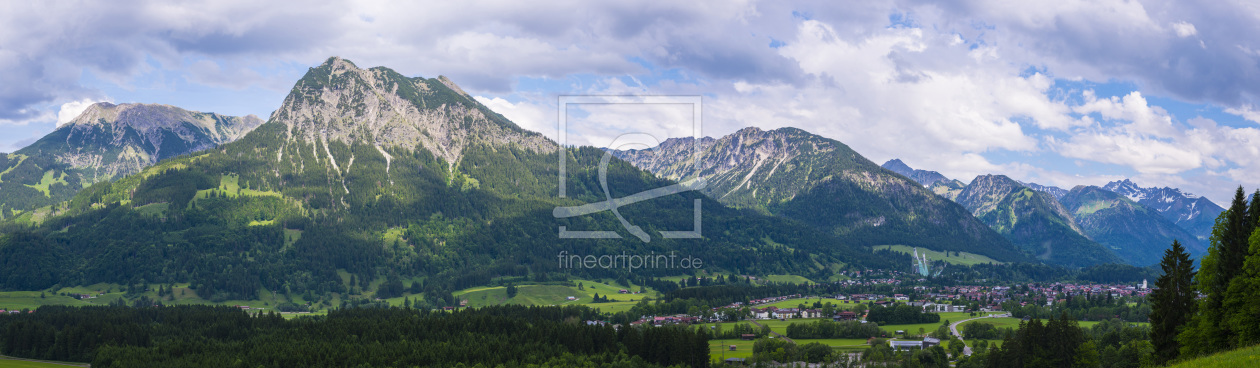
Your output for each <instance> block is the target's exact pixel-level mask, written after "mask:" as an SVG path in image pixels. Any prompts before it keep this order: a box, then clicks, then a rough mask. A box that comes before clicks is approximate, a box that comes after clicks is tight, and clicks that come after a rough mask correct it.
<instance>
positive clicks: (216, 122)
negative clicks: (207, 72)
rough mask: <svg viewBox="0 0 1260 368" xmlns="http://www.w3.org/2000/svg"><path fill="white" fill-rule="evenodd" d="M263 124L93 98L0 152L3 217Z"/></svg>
mask: <svg viewBox="0 0 1260 368" xmlns="http://www.w3.org/2000/svg"><path fill="white" fill-rule="evenodd" d="M260 124H262V120H260V119H258V117H256V116H253V115H250V116H245V117H236V116H225V115H219V114H215V113H203V112H197V111H188V110H184V109H181V108H178V107H174V106H168V105H151V104H118V105H115V104H111V103H108V102H100V103H96V104H93V105H91V106H88V108H87V109H86V110H84V111H83V113H82V114H80V115H79V116H78V117H76V118H75V119H74V120H71V121H70V122H69V123H66V124H64V125H62V126H60V127H58V128H57V129H56V130H54V131H53V132H52V133H49V134H48V135H46V136H44V137H43V138H41V139H39V140H38V141H36V142H35V143H33V144H31V145H29V146H27V147H25V148H22V149H20V150H18V151H17V152H14V153H11V154H8V155H0V171H2V172H0V216H7V217H11V216H12V213H13V212H20V211H24V210H31V209H35V208H39V207H44V206H48V205H51V204H54V203H58V202H62V201H65V200H68V199H70V198H71V197H72V196H74V194H75V193H77V192H78V191H79V190H81V189H83V188H85V187H87V186H89V185H91V184H93V183H96V182H100V181H108V180H111V179H116V178H121V177H124V176H127V175H130V174H134V173H137V172H139V171H140V170H141V169H144V168H145V167H148V166H150V165H153V164H154V163H157V162H158V161H161V160H164V159H167V158H171V157H176V156H179V155H184V154H188V153H191V152H196V151H200V150H204V149H207V148H213V147H216V146H218V145H220V144H224V143H228V142H232V141H234V140H237V139H239V138H240V137H242V136H244V135H245V133H248V132H249V131H251V130H253V129H254V128H256V127H258V125H260Z"/></svg>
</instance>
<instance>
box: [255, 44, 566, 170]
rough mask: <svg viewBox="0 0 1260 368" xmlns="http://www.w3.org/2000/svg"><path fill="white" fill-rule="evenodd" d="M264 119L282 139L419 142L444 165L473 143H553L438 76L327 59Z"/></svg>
mask: <svg viewBox="0 0 1260 368" xmlns="http://www.w3.org/2000/svg"><path fill="white" fill-rule="evenodd" d="M272 119H273V120H274V121H275V122H277V123H281V124H284V125H285V126H287V128H288V129H287V136H288V138H289V139H296V140H301V141H304V142H307V143H313V142H315V141H320V142H322V144H323V145H324V146H327V145H328V142H333V141H335V142H341V143H344V144H347V145H349V144H353V143H355V142H364V143H368V144H371V145H373V146H375V147H378V148H379V147H404V148H408V149H410V148H415V147H417V146H418V147H422V148H424V149H427V150H428V151H429V152H432V153H433V154H434V155H435V156H437V157H440V158H442V159H443V160H445V161H446V162H447V163H450V164H454V163H456V162H459V160H460V158H461V157H462V156H463V154H464V150H465V149H467V148H468V147H469V146H470V145H473V144H475V143H479V142H480V143H491V144H495V145H507V144H512V145H518V146H520V147H521V148H524V149H528V150H530V151H534V152H554V151H555V149H556V145H555V144H554V143H552V142H550V141H548V140H547V139H546V138H544V137H543V136H542V135H541V134H537V133H533V132H528V131H525V130H523V129H521V128H520V127H518V126H517V125H516V124H514V123H512V122H511V121H508V120H507V118H504V117H503V116H502V115H499V114H498V113H495V112H494V111H491V110H490V109H488V108H486V107H485V106H483V105H481V104H480V103H478V102H477V101H476V100H474V99H473V98H472V96H469V95H468V94H467V93H465V92H464V91H463V90H462V89H460V88H459V86H457V85H455V83H453V82H451V81H450V80H449V79H447V78H446V77H443V76H439V77H438V78H434V79H425V78H407V77H405V76H403V75H401V74H398V72H395V71H393V70H392V69H389V68H384V67H376V68H371V69H360V68H359V67H357V66H355V65H354V63H351V62H350V61H348V60H345V59H342V58H338V57H332V58H329V59H328V61H325V62H324V63H323V64H322V65H320V66H318V67H314V68H311V69H310V70H309V71H308V72H307V73H306V76H304V77H303V78H302V79H301V80H300V81H298V82H297V84H296V85H295V86H293V90H292V91H291V92H290V93H289V96H288V97H286V98H285V99H284V103H283V104H282V105H281V106H280V109H279V110H277V111H276V113H275V114H274V115H273V117H272Z"/></svg>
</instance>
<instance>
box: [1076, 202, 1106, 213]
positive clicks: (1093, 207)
mask: <svg viewBox="0 0 1260 368" xmlns="http://www.w3.org/2000/svg"><path fill="white" fill-rule="evenodd" d="M1113 205H1115V203H1112V201H1093V202H1089V203H1086V204H1084V205H1082V206H1081V207H1080V208H1077V209H1076V215H1077V216H1084V215H1089V214H1092V213H1094V212H1098V211H1101V210H1104V209H1107V208H1110V207H1111V206H1113Z"/></svg>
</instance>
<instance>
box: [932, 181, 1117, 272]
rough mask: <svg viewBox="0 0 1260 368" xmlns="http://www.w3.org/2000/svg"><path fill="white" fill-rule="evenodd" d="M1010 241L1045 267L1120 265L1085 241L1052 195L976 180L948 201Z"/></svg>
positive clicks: (1010, 183) (1016, 184)
mask: <svg viewBox="0 0 1260 368" xmlns="http://www.w3.org/2000/svg"><path fill="white" fill-rule="evenodd" d="M954 200H955V201H957V202H958V203H959V204H962V205H963V206H964V207H966V208H967V209H968V210H970V211H971V212H972V214H974V215H975V216H976V218H979V219H980V221H982V222H984V223H985V224H986V225H989V227H991V228H993V229H994V230H996V231H997V232H998V233H1000V234H1002V235H1004V236H1006V238H1007V239H1010V240H1011V242H1013V243H1015V244H1017V245H1019V246H1020V248H1021V249H1022V250H1023V251H1025V252H1027V253H1029V254H1032V255H1034V256H1035V257H1037V259H1040V260H1043V261H1046V262H1048V263H1053V264H1058V265H1065V266H1074V267H1083V266H1092V265H1095V264H1101V263H1120V262H1121V261H1122V260H1121V257H1117V256H1116V255H1115V254H1113V253H1112V252H1109V251H1108V250H1107V249H1106V248H1103V247H1102V246H1101V245H1099V244H1098V243H1095V242H1094V241H1092V240H1090V239H1089V238H1088V237H1087V236H1086V235H1084V231H1083V230H1082V229H1081V227H1080V226H1079V225H1077V223H1076V220H1075V219H1074V218H1073V217H1072V213H1071V212H1069V211H1068V209H1066V208H1064V206H1063V205H1062V204H1060V203H1059V201H1058V200H1057V199H1056V198H1054V196H1053V195H1051V194H1049V193H1046V192H1041V191H1036V190H1033V189H1032V188H1029V187H1027V186H1024V185H1023V184H1021V183H1019V182H1017V181H1015V180H1012V179H1011V178H1008V177H1006V176H1004V175H981V176H978V177H976V178H975V179H974V180H972V181H971V183H970V184H968V185H967V187H966V188H964V189H963V190H962V192H960V193H959V194H958V197H957V198H955V199H954Z"/></svg>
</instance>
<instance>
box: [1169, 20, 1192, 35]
mask: <svg viewBox="0 0 1260 368" xmlns="http://www.w3.org/2000/svg"><path fill="white" fill-rule="evenodd" d="M1172 28H1173V32H1176V33H1177V37H1181V38H1186V37H1190V36H1194V35H1196V34H1199V31H1198V30H1196V29H1194V25H1193V24H1190V23H1187V22H1176V23H1173V24H1172Z"/></svg>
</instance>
